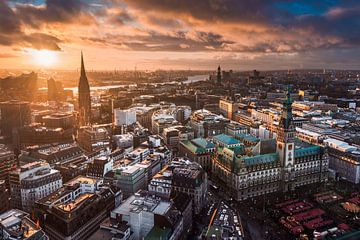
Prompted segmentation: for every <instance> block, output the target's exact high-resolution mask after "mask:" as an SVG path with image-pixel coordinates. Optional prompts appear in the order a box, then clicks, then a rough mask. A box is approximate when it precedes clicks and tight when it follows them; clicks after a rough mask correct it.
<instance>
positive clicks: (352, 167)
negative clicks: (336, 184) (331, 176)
mask: <svg viewBox="0 0 360 240" xmlns="http://www.w3.org/2000/svg"><path fill="white" fill-rule="evenodd" d="M324 145H325V146H327V147H328V154H329V168H330V169H331V170H333V171H334V172H335V174H336V177H337V178H341V179H344V180H346V181H349V182H352V183H355V184H358V183H359V182H360V151H359V149H358V147H356V146H352V145H349V144H348V143H346V142H343V141H340V140H336V139H332V138H329V139H326V140H324Z"/></svg>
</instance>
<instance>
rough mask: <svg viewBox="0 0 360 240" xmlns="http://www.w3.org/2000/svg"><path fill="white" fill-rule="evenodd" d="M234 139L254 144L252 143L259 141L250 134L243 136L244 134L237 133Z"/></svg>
mask: <svg viewBox="0 0 360 240" xmlns="http://www.w3.org/2000/svg"><path fill="white" fill-rule="evenodd" d="M235 137H236V138H237V139H239V140H240V141H248V142H254V143H256V142H259V141H260V139H258V138H257V137H254V136H252V135H250V134H244V133H237V134H235Z"/></svg>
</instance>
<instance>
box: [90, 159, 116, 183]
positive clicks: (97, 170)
mask: <svg viewBox="0 0 360 240" xmlns="http://www.w3.org/2000/svg"><path fill="white" fill-rule="evenodd" d="M112 169H113V160H112V159H110V158H108V157H106V156H102V157H98V158H95V159H94V160H92V161H91V162H89V163H88V168H87V176H90V177H97V178H103V177H104V176H105V175H106V174H107V173H108V172H110V171H111V170H112Z"/></svg>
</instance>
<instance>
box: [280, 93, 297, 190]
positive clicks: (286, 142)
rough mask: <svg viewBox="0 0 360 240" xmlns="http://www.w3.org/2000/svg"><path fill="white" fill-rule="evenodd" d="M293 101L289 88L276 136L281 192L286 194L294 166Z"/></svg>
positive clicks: (289, 187)
mask: <svg viewBox="0 0 360 240" xmlns="http://www.w3.org/2000/svg"><path fill="white" fill-rule="evenodd" d="M292 103H293V100H292V99H291V96H290V87H289V88H288V90H287V93H286V98H285V101H284V103H283V107H282V114H281V118H280V122H279V127H278V131H277V135H276V152H277V153H278V154H279V158H280V165H281V172H282V174H281V176H282V190H283V191H284V192H287V191H289V190H292V189H293V184H292V182H293V180H294V164H295V162H294V161H295V155H294V151H295V131H296V130H295V126H294V121H293V116H292V107H291V105H292Z"/></svg>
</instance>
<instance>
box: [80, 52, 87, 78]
mask: <svg viewBox="0 0 360 240" xmlns="http://www.w3.org/2000/svg"><path fill="white" fill-rule="evenodd" d="M81 77H86V72H85V64H84V56H83V52H82V51H81Z"/></svg>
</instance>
